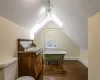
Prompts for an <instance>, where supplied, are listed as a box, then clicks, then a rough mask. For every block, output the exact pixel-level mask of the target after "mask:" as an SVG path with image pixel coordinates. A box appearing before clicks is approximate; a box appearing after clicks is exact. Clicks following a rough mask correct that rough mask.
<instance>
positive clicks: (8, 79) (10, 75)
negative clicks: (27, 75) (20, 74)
mask: <svg viewBox="0 0 100 80" xmlns="http://www.w3.org/2000/svg"><path fill="white" fill-rule="evenodd" d="M16 72H17V58H16V57H10V58H2V59H0V80H15V76H16Z"/></svg>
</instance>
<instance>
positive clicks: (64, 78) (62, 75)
mask: <svg viewBox="0 0 100 80" xmlns="http://www.w3.org/2000/svg"><path fill="white" fill-rule="evenodd" d="M39 80H88V69H87V68H86V67H85V66H83V65H82V64H81V63H80V62H78V61H73V60H71V61H70V60H68V61H63V62H62V63H60V64H58V65H57V64H56V65H54V64H48V65H45V68H44V69H43V71H42V73H41V74H40V77H39Z"/></svg>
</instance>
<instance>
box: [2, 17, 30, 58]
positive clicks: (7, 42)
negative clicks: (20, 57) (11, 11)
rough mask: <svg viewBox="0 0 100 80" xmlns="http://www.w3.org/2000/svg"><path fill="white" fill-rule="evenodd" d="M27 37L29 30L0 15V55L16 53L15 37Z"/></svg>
mask: <svg viewBox="0 0 100 80" xmlns="http://www.w3.org/2000/svg"><path fill="white" fill-rule="evenodd" d="M18 38H24V39H28V38H29V31H28V30H27V29H25V28H24V27H21V26H19V25H17V24H15V23H13V22H11V21H9V20H7V19H5V18H3V17H0V57H2V58H3V57H10V56H16V55H17V39H18Z"/></svg>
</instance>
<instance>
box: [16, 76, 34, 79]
mask: <svg viewBox="0 0 100 80" xmlns="http://www.w3.org/2000/svg"><path fill="white" fill-rule="evenodd" d="M17 80H35V79H34V78H33V77H30V76H23V77H20V78H18V79H17Z"/></svg>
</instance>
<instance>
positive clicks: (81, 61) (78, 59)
mask: <svg viewBox="0 0 100 80" xmlns="http://www.w3.org/2000/svg"><path fill="white" fill-rule="evenodd" d="M64 60H77V61H79V62H80V63H82V64H83V65H84V66H86V67H87V68H88V64H86V63H85V62H84V61H83V60H81V59H80V58H64Z"/></svg>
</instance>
